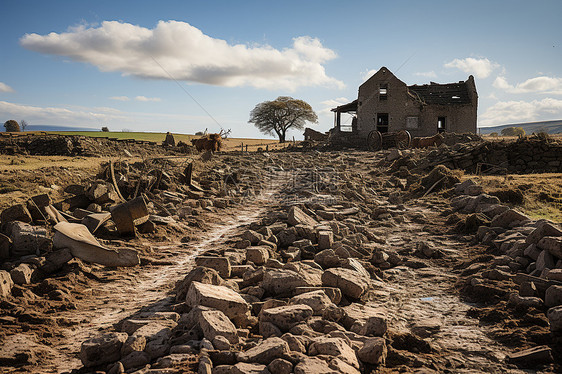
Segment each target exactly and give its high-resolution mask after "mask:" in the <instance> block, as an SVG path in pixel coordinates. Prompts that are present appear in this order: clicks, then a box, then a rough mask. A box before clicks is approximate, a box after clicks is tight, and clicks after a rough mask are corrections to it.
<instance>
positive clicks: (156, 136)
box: [46, 131, 195, 143]
mask: <svg viewBox="0 0 562 374" xmlns="http://www.w3.org/2000/svg"><path fill="white" fill-rule="evenodd" d="M46 133H47V134H59V135H82V136H90V137H94V138H99V137H104V138H117V139H135V140H145V141H149V142H157V143H160V142H162V141H164V139H165V138H166V134H165V133H161V132H122V131H119V132H117V131H115V132H111V131H110V132H102V131H46ZM194 136H195V135H187V134H174V138H175V139H176V142H179V141H180V140H181V141H183V142H185V143H188V142H189V140H190V139H192V138H193V137H194Z"/></svg>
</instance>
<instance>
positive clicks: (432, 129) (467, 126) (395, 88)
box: [357, 68, 478, 137]
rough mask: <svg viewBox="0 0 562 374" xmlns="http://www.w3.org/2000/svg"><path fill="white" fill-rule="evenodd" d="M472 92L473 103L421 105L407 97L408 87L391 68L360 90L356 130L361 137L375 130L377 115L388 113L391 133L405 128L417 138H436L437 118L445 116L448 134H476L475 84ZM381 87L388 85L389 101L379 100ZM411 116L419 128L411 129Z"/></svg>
mask: <svg viewBox="0 0 562 374" xmlns="http://www.w3.org/2000/svg"><path fill="white" fill-rule="evenodd" d="M470 83H471V84H472V85H470V84H469V89H470V90H471V91H473V92H471V95H472V96H473V97H474V98H475V99H474V100H473V103H472V104H465V105H460V104H455V105H435V104H431V105H422V104H421V103H420V102H419V101H418V100H416V99H414V98H413V97H412V96H410V95H409V94H408V86H407V85H406V84H405V83H404V82H402V81H401V80H399V79H398V78H396V76H394V74H392V73H391V72H390V71H389V70H388V69H385V68H382V69H381V70H379V71H378V72H377V73H375V75H373V76H372V77H371V78H369V80H367V81H366V82H365V83H363V84H362V85H361V86H360V87H359V95H358V103H357V105H358V106H357V119H358V123H357V124H358V126H357V129H358V131H359V133H360V134H362V135H363V136H365V137H366V136H367V134H368V133H369V132H370V131H372V130H376V120H377V114H378V113H388V115H389V128H388V131H389V132H396V131H400V130H403V129H406V130H408V131H409V132H410V134H411V135H412V136H414V137H416V136H433V135H435V134H436V133H437V131H438V130H437V119H438V117H446V126H445V130H446V131H448V132H456V133H465V132H472V133H476V115H477V106H478V100H477V96H478V95H477V93H476V88H475V86H474V84H473V81H470ZM381 84H386V85H387V94H386V100H381V99H380V97H379V88H380V85H381ZM408 117H417V122H418V125H417V128H414V127H408V126H407V125H406V124H407V121H408Z"/></svg>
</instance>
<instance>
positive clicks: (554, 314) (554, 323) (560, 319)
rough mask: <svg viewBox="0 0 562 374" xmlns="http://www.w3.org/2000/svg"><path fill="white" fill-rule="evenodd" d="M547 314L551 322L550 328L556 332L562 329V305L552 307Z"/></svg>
mask: <svg viewBox="0 0 562 374" xmlns="http://www.w3.org/2000/svg"><path fill="white" fill-rule="evenodd" d="M546 315H547V317H548V321H549V322H550V330H551V331H554V332H559V331H562V305H559V306H555V307H553V308H550V309H549V310H548V312H547V313H546Z"/></svg>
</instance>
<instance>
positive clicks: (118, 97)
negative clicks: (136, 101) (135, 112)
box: [110, 96, 131, 101]
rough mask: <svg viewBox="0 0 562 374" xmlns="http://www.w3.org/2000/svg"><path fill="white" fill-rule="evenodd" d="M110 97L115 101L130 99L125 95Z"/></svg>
mask: <svg viewBox="0 0 562 374" xmlns="http://www.w3.org/2000/svg"><path fill="white" fill-rule="evenodd" d="M110 99H111V100H116V101H129V100H131V99H129V98H128V97H127V96H111V97H110Z"/></svg>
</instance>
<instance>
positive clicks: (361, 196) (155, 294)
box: [4, 153, 523, 373]
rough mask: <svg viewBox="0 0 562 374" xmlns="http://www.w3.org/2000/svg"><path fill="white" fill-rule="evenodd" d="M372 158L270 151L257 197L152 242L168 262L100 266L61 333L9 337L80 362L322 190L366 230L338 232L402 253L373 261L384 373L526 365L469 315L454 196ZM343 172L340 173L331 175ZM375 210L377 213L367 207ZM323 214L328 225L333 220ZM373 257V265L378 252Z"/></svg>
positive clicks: (58, 366) (336, 209) (49, 361)
mask: <svg viewBox="0 0 562 374" xmlns="http://www.w3.org/2000/svg"><path fill="white" fill-rule="evenodd" d="M362 156H364V155H362V154H358V155H350V156H345V155H341V154H337V153H334V154H327V155H317V154H316V155H315V154H307V155H304V156H303V155H290V154H289V155H280V156H278V155H276V156H274V157H271V159H269V160H268V161H266V163H267V164H269V165H270V166H269V169H268V170H269V172H270V173H271V174H272V175H273V177H272V176H271V175H270V181H269V183H265V184H264V185H266V186H267V188H266V189H265V190H261V191H258V192H260V193H259V194H257V196H255V198H252V199H245V200H243V201H242V202H241V204H239V205H237V206H235V207H233V208H228V209H225V210H223V211H221V212H220V214H214V216H213V221H212V222H210V223H209V225H208V227H207V229H206V230H205V231H204V232H201V233H200V234H199V235H198V236H197V237H195V238H192V240H191V241H190V242H188V243H180V242H179V241H177V242H173V241H172V242H163V241H160V242H158V243H156V242H155V243H152V244H151V251H152V252H153V253H157V254H158V255H157V256H156V257H157V258H158V260H156V261H152V262H149V263H148V264H143V266H141V267H137V268H133V269H129V270H126V271H125V270H119V271H113V270H111V271H110V270H106V269H100V268H94V270H92V274H94V275H95V276H94V277H93V280H90V282H89V283H88V285H90V287H83V288H81V291H80V292H81V293H82V296H81V297H80V298H77V299H76V300H75V305H76V309H72V310H63V311H57V312H56V314H55V315H54V316H52V318H54V319H56V320H57V321H58V322H59V323H58V327H57V328H55V329H53V331H52V336H51V337H50V338H49V337H48V336H45V335H43V336H42V338H37V337H33V336H34V335H33V331H30V332H29V333H27V334H26V332H25V331H23V332H22V333H20V334H17V335H13V336H8V337H7V340H6V344H10V345H20V346H21V348H22V350H23V351H25V350H26V349H27V350H28V351H33V352H34V353H35V355H36V356H37V357H36V359H35V362H36V365H33V366H29V365H25V366H23V367H22V368H21V369H19V370H21V371H23V372H34V373H51V372H52V373H60V372H70V371H72V370H76V369H78V368H80V367H81V362H80V360H79V358H78V353H79V351H80V345H81V343H82V342H83V341H85V340H87V339H89V338H91V337H94V336H96V335H98V334H99V332H100V331H112V330H113V326H114V325H115V324H118V323H119V322H120V321H123V320H125V319H127V318H129V317H131V316H134V315H139V312H156V311H170V310H172V308H173V305H174V304H175V298H174V293H173V288H174V285H175V283H176V282H177V281H178V280H181V279H183V278H184V277H185V275H186V274H187V273H188V272H189V271H190V270H191V269H192V268H193V266H194V258H195V256H197V255H198V254H200V253H203V252H205V251H207V250H209V249H214V250H215V251H216V252H220V251H221V250H222V251H224V249H227V248H232V245H233V243H234V242H236V241H237V240H239V237H240V235H241V234H242V233H243V232H244V231H246V230H247V229H248V227H249V224H251V223H259V222H262V220H261V219H262V218H263V217H266V216H269V217H271V216H272V214H273V215H274V216H275V214H276V215H277V216H278V217H286V215H287V213H286V212H287V206H286V205H285V204H286V203H287V202H291V204H299V203H300V204H303V202H304V201H310V200H309V199H310V198H311V196H314V197H315V198H319V197H321V199H320V200H316V202H315V203H312V204H311V203H307V204H308V205H309V206H314V207H315V208H314V209H315V210H316V211H317V212H318V211H319V210H320V211H324V212H326V214H327V216H328V215H329V214H332V213H333V214H335V217H338V214H344V216H341V217H340V218H337V221H338V222H339V223H338V222H336V223H335V224H336V226H337V225H344V224H345V225H347V227H353V228H356V234H353V235H350V234H348V237H346V236H345V235H343V236H342V237H340V238H339V239H338V240H339V241H341V242H343V243H346V245H351V244H353V241H352V239H353V238H359V242H358V244H357V246H358V247H360V246H362V245H368V246H371V247H369V248H371V250H373V248H375V252H376V251H377V248H378V249H380V248H384V250H385V253H387V254H388V253H390V254H391V257H392V256H394V255H395V257H396V258H398V259H399V260H393V259H392V258H390V259H388V258H384V259H383V260H381V261H380V262H378V263H377V262H375V264H376V265H377V266H378V267H379V268H378V269H375V270H373V269H374V268H373V267H372V266H371V267H369V266H367V265H369V264H368V261H365V262H363V263H364V264H365V266H366V268H367V269H370V270H369V271H371V272H374V273H372V274H376V276H375V278H374V279H377V278H378V280H376V281H375V283H374V285H375V286H374V288H373V289H372V290H371V291H369V292H368V293H367V294H366V297H365V298H364V299H363V301H362V302H364V303H365V305H366V306H370V307H373V308H378V309H382V310H384V311H385V316H386V320H387V324H388V333H387V340H388V341H389V342H392V348H390V347H389V353H388V356H387V358H386V366H384V367H380V368H379V370H380V371H381V372H395V371H396V370H400V371H405V372H409V371H413V370H415V368H420V370H422V372H430V371H435V372H452V373H469V372H470V373H475V372H509V373H518V372H523V371H520V370H519V369H517V368H516V367H514V366H511V365H507V364H506V363H505V360H504V359H505V356H506V354H508V353H510V352H511V350H510V349H508V348H506V347H505V346H502V345H500V344H498V343H497V342H495V341H493V340H492V339H490V337H489V336H490V329H489V327H487V326H485V325H482V324H480V323H479V321H478V320H477V319H474V318H470V317H468V316H467V312H468V311H469V310H470V309H471V308H472V307H473V306H474V305H473V304H469V303H467V302H465V301H463V299H462V298H461V296H460V295H459V292H458V290H457V287H456V284H457V282H458V280H459V274H460V271H458V270H455V266H457V265H458V264H460V263H462V262H463V261H466V260H468V259H470V258H471V257H472V256H473V254H472V253H471V251H472V250H473V244H471V243H470V242H468V241H467V240H466V239H465V238H463V237H462V236H461V235H458V234H455V233H453V232H452V231H451V230H450V229H451V227H448V224H447V223H446V219H447V217H446V216H445V215H444V214H443V213H444V212H446V211H447V210H448V209H449V202H448V200H447V199H443V198H437V199H433V200H432V198H431V196H429V197H428V198H427V199H425V198H424V199H412V200H408V201H405V202H401V201H397V200H396V198H395V197H396V196H395V195H393V192H395V191H396V188H395V187H394V186H393V185H392V184H389V183H391V178H390V177H389V176H386V175H382V174H380V173H378V174H377V173H373V171H376V170H377V166H376V165H378V163H380V161H381V157H380V156H375V157H373V156H371V155H368V156H365V159H364V162H363V163H361V164H357V159H358V158H360V157H362ZM313 159H314V162H316V163H321V165H322V167H323V169H320V168H317V169H315V173H316V174H314V173H312V174H313V175H312V179H311V181H312V182H311V183H309V182H310V181H308V180H307V179H306V178H307V177H308V176H309V175H310V174H311V173H310V170H309V169H310V168H308V167H307V165H310V164H311V160H313ZM336 172H337V173H339V175H338V178H332V177H333V176H334V175H333V174H334V173H336ZM322 173H325V174H322ZM326 173H328V174H330V178H327V177H326ZM318 174H322V175H318ZM342 176H343V177H345V178H341V177H342ZM331 178H332V179H331ZM336 180H337V182H336ZM392 183H395V182H392ZM330 184H333V185H330ZM299 199H300V200H299ZM318 201H319V202H318ZM349 207H357V209H355V210H353V209H352V210H350V208H349ZM367 207H370V208H368V209H367ZM367 210H368V211H369V212H371V213H370V214H369V215H366V214H365V213H364V212H365V211H367ZM341 212H345V213H341ZM316 218H319V217H318V216H317V217H316ZM333 221H334V220H333ZM323 222H324V227H327V225H328V223H327V221H323ZM332 223H333V222H332ZM258 226H259V225H258ZM342 227H343V226H342ZM364 227H367V229H368V231H369V232H370V235H373V236H374V237H375V238H376V240H375V242H376V243H375V244H374V243H365V242H363V243H361V240H363V239H361V235H359V234H358V233H360V232H364V230H365V229H364ZM362 230H363V231H362ZM354 240H355V239H354ZM284 260H286V257H285V258H284ZM289 261H291V260H289ZM295 261H297V260H295ZM369 261H371V263H373V259H370V260H369ZM258 301H259V299H258ZM61 321H62V322H64V323H61ZM4 322H5V321H4ZM64 325H66V326H64ZM252 334H254V331H253V330H252ZM26 336H27V337H28V338H27V339H25V338H24V337H26ZM314 339H315V338H312V340H313V341H314ZM389 344H390V343H389ZM16 371H18V369H16Z"/></svg>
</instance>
